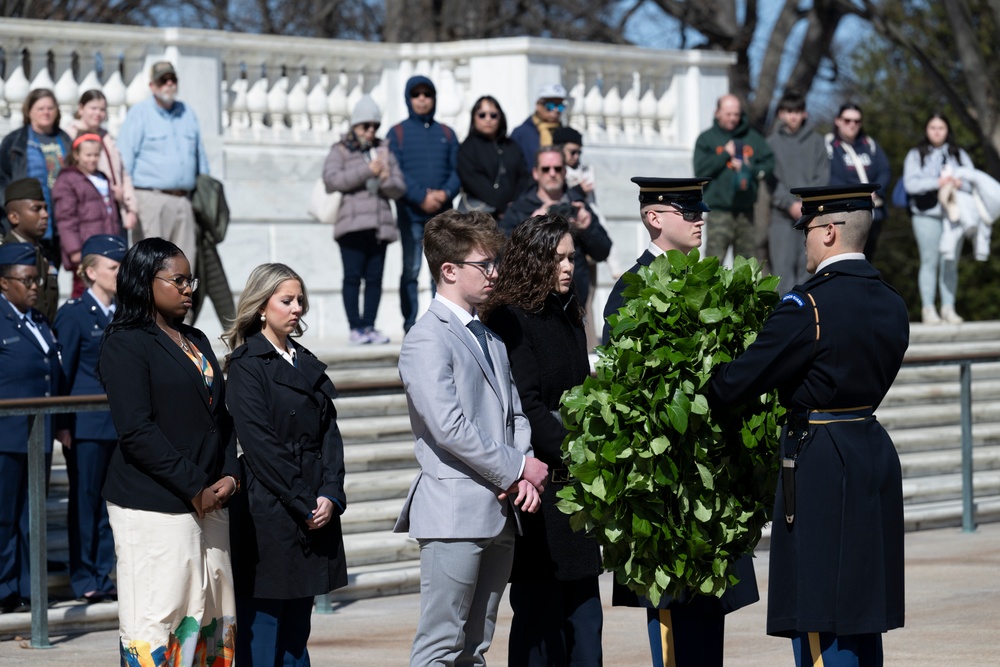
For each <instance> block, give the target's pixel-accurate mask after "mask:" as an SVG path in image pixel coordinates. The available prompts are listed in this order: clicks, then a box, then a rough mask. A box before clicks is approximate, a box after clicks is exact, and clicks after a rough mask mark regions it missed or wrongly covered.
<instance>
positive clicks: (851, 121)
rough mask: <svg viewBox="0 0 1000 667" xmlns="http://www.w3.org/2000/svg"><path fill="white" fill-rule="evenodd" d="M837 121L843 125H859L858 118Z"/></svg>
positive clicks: (859, 120)
mask: <svg viewBox="0 0 1000 667" xmlns="http://www.w3.org/2000/svg"><path fill="white" fill-rule="evenodd" d="M837 120H839V121H840V122H841V123H844V124H845V125H861V119H860V118H838V119H837Z"/></svg>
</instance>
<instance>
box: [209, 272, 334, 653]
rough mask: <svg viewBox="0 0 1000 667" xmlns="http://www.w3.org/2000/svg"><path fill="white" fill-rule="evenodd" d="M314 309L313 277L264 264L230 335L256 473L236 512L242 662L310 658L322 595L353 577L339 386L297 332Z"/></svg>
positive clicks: (242, 431) (236, 412) (248, 460)
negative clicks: (345, 526)
mask: <svg viewBox="0 0 1000 667" xmlns="http://www.w3.org/2000/svg"><path fill="white" fill-rule="evenodd" d="M308 310H309V302H308V299H307V296H306V289H305V284H304V283H303V282H302V279H301V278H300V277H299V276H298V275H297V274H296V273H295V272H294V271H292V270H291V269H290V268H288V267H287V266H285V265H284V264H264V265H262V266H258V267H257V268H256V269H254V270H253V272H252V273H251V274H250V278H249V279H248V280H247V285H246V288H245V289H244V290H243V294H242V296H241V297H240V304H239V307H238V309H237V313H236V320H235V322H233V326H232V327H231V328H230V329H229V331H227V332H226V333H225V334H224V335H223V340H225V341H226V343H227V344H228V345H229V347H230V348H231V349H232V350H233V352H232V354H230V355H229V358H228V362H227V364H228V373H229V377H228V380H227V385H226V389H227V392H228V395H229V398H228V400H229V408H230V410H231V411H232V414H233V420H234V422H235V424H236V432H237V434H238V435H239V440H240V446H241V447H242V449H243V455H242V456H241V457H240V463H241V464H242V467H243V477H242V479H244V481H245V485H244V486H245V491H244V493H241V494H240V496H239V498H238V499H237V502H235V503H234V505H233V510H232V511H233V515H232V516H233V522H232V539H233V572H234V575H235V578H236V615H237V624H238V625H239V627H240V632H239V634H238V635H237V641H236V660H237V664H239V665H267V666H268V667H270V666H271V665H284V666H285V667H289V666H299V665H308V664H309V653H308V651H307V650H306V644H307V641H308V639H309V631H310V615H311V613H312V604H313V596H315V595H323V594H325V593H329V592H330V591H331V590H333V589H335V588H340V587H341V586H345V585H347V567H346V559H345V556H344V539H343V535H342V534H341V529H340V515H341V514H342V513H343V511H344V509H345V507H346V506H347V499H346V497H345V496H344V442H343V440H342V439H341V437H340V430H339V429H338V428H337V411H336V409H335V408H334V406H333V400H332V399H334V398H335V397H336V396H337V391H336V389H334V386H333V383H332V382H331V381H330V378H329V377H327V375H326V364H324V363H323V362H321V361H320V360H319V359H317V358H316V357H315V356H314V355H313V354H312V353H311V352H310V351H309V350H307V349H305V348H304V347H302V346H301V345H299V344H298V343H295V342H294V341H293V340H292V336H298V335H301V333H302V331H303V326H304V325H303V323H302V317H303V316H304V315H305V314H306V313H307V312H308Z"/></svg>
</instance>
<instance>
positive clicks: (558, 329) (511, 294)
mask: <svg viewBox="0 0 1000 667" xmlns="http://www.w3.org/2000/svg"><path fill="white" fill-rule="evenodd" d="M572 229H573V228H572V226H571V225H570V223H569V222H567V221H566V219H565V218H563V217H562V216H558V215H546V216H536V217H534V218H531V219H529V220H527V221H526V222H524V223H523V224H521V225H519V226H518V227H517V229H515V230H514V232H513V234H511V237H510V240H509V241H508V242H507V246H506V247H505V248H504V254H503V270H502V271H501V272H500V276H499V278H498V279H497V282H496V286H495V288H494V290H493V294H492V295H491V296H490V299H489V301H488V302H487V303H486V304H485V306H484V307H483V308H482V309H481V313H480V314H481V316H482V318H483V321H484V322H486V324H487V325H488V326H489V327H490V328H491V329H493V331H495V332H496V333H497V334H498V335H499V336H500V337H501V338H502V339H503V341H504V344H505V345H506V346H507V354H508V355H509V356H510V366H511V372H512V373H513V375H514V383H515V384H516V385H517V390H518V393H519V394H520V396H521V405H522V406H523V408H524V413H525V415H527V417H528V421H529V422H530V424H531V445H532V447H533V448H534V450H535V456H537V457H538V459H539V460H541V461H543V462H545V463H546V464H548V466H549V470H551V471H552V476H551V480H550V482H549V483H548V484H546V486H545V492H544V493H543V494H542V511H541V512H539V513H537V514H530V515H529V514H522V515H521V525H522V530H523V534H522V535H519V536H518V537H517V542H516V545H515V547H514V567H513V571H512V572H511V587H510V604H511V607H512V608H513V610H514V618H513V621H512V623H511V630H510V640H509V662H510V664H512V665H527V666H529V667H535V666H539V667H541V666H542V665H554V666H556V667H558V666H562V665H566V666H568V665H574V666H598V665H600V664H601V626H602V624H603V612H602V610H601V599H600V592H599V590H598V581H597V577H598V575H599V574H600V572H601V564H600V552H599V549H598V546H597V542H596V540H594V539H593V538H591V537H588V536H587V535H584V534H582V533H577V532H574V531H573V530H572V529H571V528H570V525H569V516H568V515H566V514H563V513H562V512H560V511H559V509H558V508H557V507H556V503H557V502H558V498H557V497H556V493H557V492H558V491H559V489H561V488H562V487H563V486H564V485H565V480H566V474H567V471H566V464H565V463H564V462H563V456H562V449H561V446H562V441H563V438H564V437H565V436H566V430H565V429H564V428H563V425H562V419H561V418H560V416H559V400H560V398H561V397H562V395H563V392H565V391H566V390H568V389H571V388H572V387H575V386H576V385H579V384H581V383H582V382H583V381H584V379H585V378H586V377H587V375H588V374H589V373H590V361H589V359H588V356H587V337H586V334H585V332H584V327H583V311H582V309H581V307H580V304H579V302H577V300H576V296H575V294H574V291H573V258H574V254H575V251H574V246H573V236H572Z"/></svg>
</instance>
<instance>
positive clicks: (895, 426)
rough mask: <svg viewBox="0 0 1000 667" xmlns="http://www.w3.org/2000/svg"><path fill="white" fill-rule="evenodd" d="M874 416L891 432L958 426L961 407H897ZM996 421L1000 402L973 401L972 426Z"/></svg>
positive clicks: (880, 409)
mask: <svg viewBox="0 0 1000 667" xmlns="http://www.w3.org/2000/svg"><path fill="white" fill-rule="evenodd" d="M876 416H877V417H878V420H879V422H881V423H882V425H883V426H885V428H886V429H887V430H888V431H890V432H893V431H896V430H902V429H910V428H920V427H925V426H944V425H948V424H958V423H959V420H960V418H961V406H960V405H959V403H958V402H957V401H955V402H953V403H941V404H931V405H897V406H890V407H887V408H882V407H880V408H879V409H878V411H877V412H876ZM998 419H1000V401H998V400H983V401H973V403H972V423H973V424H979V423H987V422H995V421H997V420H998ZM973 430H975V429H973Z"/></svg>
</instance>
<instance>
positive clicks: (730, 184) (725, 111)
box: [694, 95, 774, 261]
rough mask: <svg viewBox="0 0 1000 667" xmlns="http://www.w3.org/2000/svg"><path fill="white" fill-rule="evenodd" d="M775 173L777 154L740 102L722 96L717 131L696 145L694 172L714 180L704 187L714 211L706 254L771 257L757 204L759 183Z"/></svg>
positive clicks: (708, 221)
mask: <svg viewBox="0 0 1000 667" xmlns="http://www.w3.org/2000/svg"><path fill="white" fill-rule="evenodd" d="M773 170H774V153H772V152H771V147H770V146H768V145H767V141H766V140H765V139H764V137H763V135H761V134H760V132H758V131H757V130H755V129H753V128H752V127H751V126H750V117H749V116H747V114H746V112H745V111H743V106H742V104H741V102H740V99H739V98H738V97H736V96H735V95H723V96H722V97H720V98H719V101H718V103H717V104H716V107H715V120H714V121H713V123H712V127H710V128H708V129H707V130H705V131H704V132H702V133H701V135H699V136H698V139H697V141H695V144H694V173H695V174H697V175H698V176H703V177H705V178H710V179H712V180H711V181H710V182H709V183H708V185H707V186H706V187H705V203H706V204H707V205H708V206H709V207H711V209H712V213H711V215H709V216H708V218H707V219H706V222H705V234H706V235H707V238H706V239H705V252H704V254H705V255H706V256H708V255H714V256H716V257H718V258H719V260H720V261H723V260H725V257H726V253H728V252H729V249H730V248H732V251H733V256H734V257H736V256H737V255H739V256H741V257H756V258H757V259H759V260H761V261H764V260H765V259H766V251H767V232H766V222H767V220H766V219H765V220H762V221H760V222H761V223H762V229H760V230H758V227H757V221H755V220H754V206H755V205H756V204H757V192H758V186H759V184H760V182H761V181H763V180H764V179H769V178H771V172H772V171H773Z"/></svg>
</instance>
